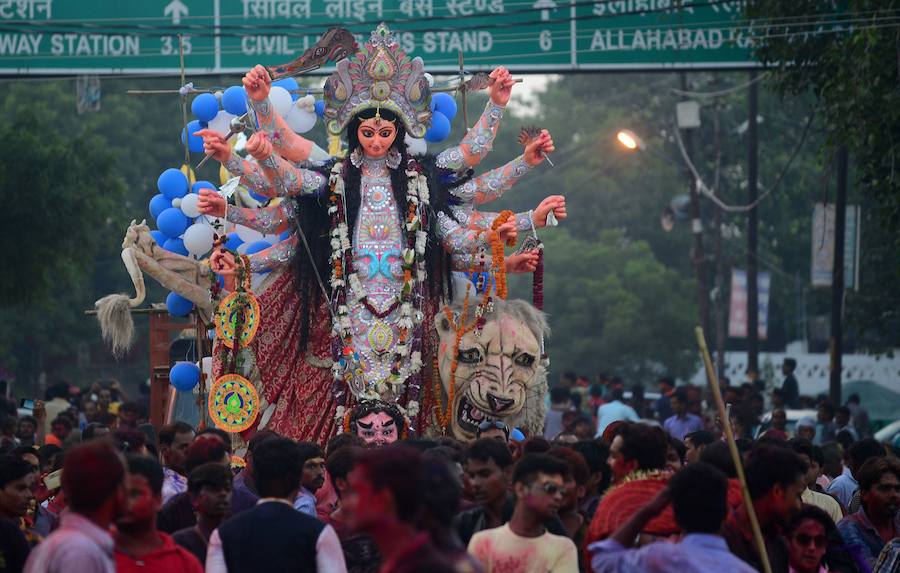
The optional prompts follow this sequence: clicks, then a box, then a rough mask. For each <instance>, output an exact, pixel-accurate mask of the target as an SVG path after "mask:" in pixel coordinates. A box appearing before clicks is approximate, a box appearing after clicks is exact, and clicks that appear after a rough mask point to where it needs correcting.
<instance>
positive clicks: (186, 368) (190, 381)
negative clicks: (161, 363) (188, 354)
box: [169, 362, 200, 392]
mask: <svg viewBox="0 0 900 573" xmlns="http://www.w3.org/2000/svg"><path fill="white" fill-rule="evenodd" d="M199 382H200V367H199V366H197V365H196V364H194V363H193V362H176V363H175V366H173V367H172V369H171V370H169V383H170V384H172V386H174V387H175V389H176V390H178V391H179V392H190V391H191V390H193V389H194V386H196V385H197V384H198V383H199Z"/></svg>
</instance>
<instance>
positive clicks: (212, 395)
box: [209, 374, 259, 433]
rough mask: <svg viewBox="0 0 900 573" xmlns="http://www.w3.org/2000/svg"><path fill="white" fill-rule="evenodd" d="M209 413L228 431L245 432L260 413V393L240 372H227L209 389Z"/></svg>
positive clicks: (216, 423)
mask: <svg viewBox="0 0 900 573" xmlns="http://www.w3.org/2000/svg"><path fill="white" fill-rule="evenodd" d="M209 415H210V417H212V420H213V423H214V424H215V425H216V427H218V428H221V429H223V430H225V431H226V432H232V433H237V432H243V431H244V430H246V429H247V428H249V427H250V426H252V425H253V422H255V421H256V417H257V416H258V415H259V393H258V392H257V391H256V388H254V387H253V384H251V383H250V381H249V380H247V379H246V378H244V377H243V376H240V375H239V374H226V375H224V376H221V377H220V378H219V379H218V380H216V382H215V383H214V384H213V386H212V388H211V389H210V391H209Z"/></svg>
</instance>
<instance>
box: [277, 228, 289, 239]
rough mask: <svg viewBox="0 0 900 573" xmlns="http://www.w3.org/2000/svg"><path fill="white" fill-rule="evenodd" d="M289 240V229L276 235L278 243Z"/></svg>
mask: <svg viewBox="0 0 900 573" xmlns="http://www.w3.org/2000/svg"><path fill="white" fill-rule="evenodd" d="M290 238H291V230H290V229H288V230H287V231H284V232H282V233H281V234H280V235H278V240H279V241H287V240H288V239H290Z"/></svg>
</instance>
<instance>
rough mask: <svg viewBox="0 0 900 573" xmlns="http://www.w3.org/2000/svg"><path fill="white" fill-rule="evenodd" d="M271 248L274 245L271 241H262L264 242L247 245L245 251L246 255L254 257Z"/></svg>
mask: <svg viewBox="0 0 900 573" xmlns="http://www.w3.org/2000/svg"><path fill="white" fill-rule="evenodd" d="M271 246H272V243H270V242H269V241H262V240H260V241H254V242H252V243H250V244H249V245H247V250H245V251H244V254H247V255H253V254H255V253H258V252H260V251H265V250H266V249H268V248H269V247H271Z"/></svg>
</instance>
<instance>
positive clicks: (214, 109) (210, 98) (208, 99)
mask: <svg viewBox="0 0 900 573" xmlns="http://www.w3.org/2000/svg"><path fill="white" fill-rule="evenodd" d="M191 112H192V113H193V114H194V115H196V116H197V119H199V120H200V121H212V120H213V118H214V117H216V114H217V113H219V100H217V99H216V96H214V95H213V94H200V95H198V96H197V97H195V98H194V101H192V102H191Z"/></svg>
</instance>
